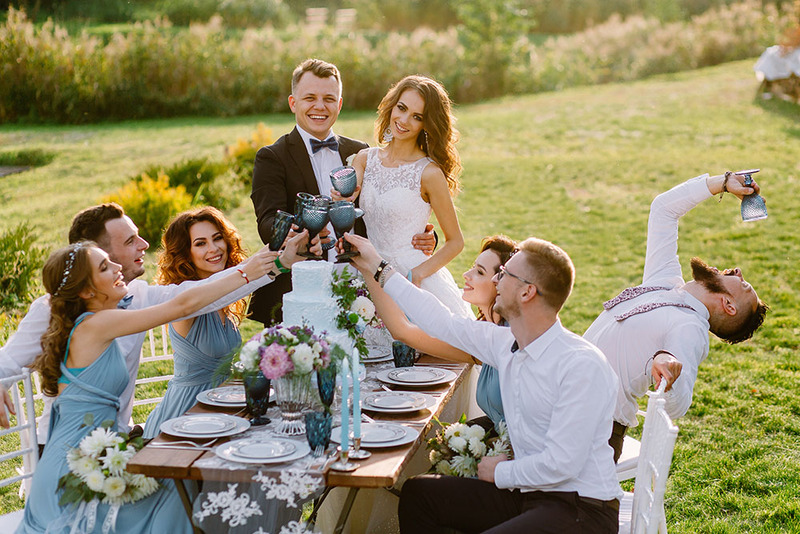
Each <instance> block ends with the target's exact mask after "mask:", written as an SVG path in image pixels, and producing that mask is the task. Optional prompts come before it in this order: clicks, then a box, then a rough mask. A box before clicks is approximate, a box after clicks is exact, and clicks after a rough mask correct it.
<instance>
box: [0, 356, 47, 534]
mask: <svg viewBox="0 0 800 534" xmlns="http://www.w3.org/2000/svg"><path fill="white" fill-rule="evenodd" d="M1 382H2V384H3V386H4V387H5V388H6V389H7V390H8V391H9V393H10V394H11V400H12V402H13V404H14V410H15V411H16V412H17V415H16V417H12V418H11V421H12V426H11V428H8V429H2V430H0V438H2V437H4V436H9V435H11V434H17V435H18V439H19V447H18V448H17V449H14V450H12V451H10V452H7V453H5V454H2V455H0V463H3V462H11V461H13V460H14V459H15V458H20V457H21V458H22V467H21V468H20V467H17V468H16V469H15V471H16V473H17V474H16V475H12V476H9V477H6V478H4V479H2V480H0V487H4V486H8V485H10V484H14V483H15V482H19V483H20V496H21V497H22V496H23V495H27V494H29V492H30V484H31V479H32V478H33V472H34V471H35V470H36V464H37V462H38V461H39V444H38V441H37V439H36V405H35V404H34V391H33V384H32V383H31V372H30V370H29V369H27V368H23V369H22V373H21V374H18V375H15V376H11V377H8V378H6V379H3V380H2V381H1ZM20 382H21V383H22V392H23V393H22V395H23V396H22V397H20V394H19V383H20ZM0 409H5V407H4V406H0ZM22 514H23V510H17V511H16V512H11V513H9V514H5V515H2V516H0V532H12V531H13V530H14V529H15V528H16V525H17V524H18V523H19V521H21V520H22Z"/></svg>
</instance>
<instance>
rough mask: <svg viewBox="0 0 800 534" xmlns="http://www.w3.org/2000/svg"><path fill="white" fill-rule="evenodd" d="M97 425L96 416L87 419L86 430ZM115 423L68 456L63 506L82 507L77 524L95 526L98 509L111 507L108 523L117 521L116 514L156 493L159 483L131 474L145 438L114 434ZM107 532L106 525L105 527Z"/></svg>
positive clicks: (93, 434)
mask: <svg viewBox="0 0 800 534" xmlns="http://www.w3.org/2000/svg"><path fill="white" fill-rule="evenodd" d="M93 423H94V416H93V415H92V414H86V415H85V416H84V426H90V425H92V424H93ZM113 424H114V422H113V421H104V422H103V423H102V424H101V425H100V426H99V427H97V428H95V429H94V430H92V432H91V433H90V434H88V435H87V436H86V437H84V438H83V439H82V440H81V442H80V444H79V445H78V447H77V448H74V449H70V450H69V451H68V452H67V465H68V466H69V472H67V474H65V475H64V476H62V477H61V478H60V479H59V481H58V489H59V490H63V493H62V495H61V498H60V499H59V501H58V504H59V506H66V505H68V504H80V506H79V508H78V511H77V516H76V517H75V519H74V520H73V521H74V522H75V523H78V522H81V521H86V522H87V523H88V522H94V521H95V520H96V515H97V505H98V504H99V503H100V502H102V503H104V504H108V505H111V511H110V512H109V515H108V518H109V519H107V521H108V522H110V523H111V524H110V525H109V527H110V528H111V529H113V523H114V522H115V521H116V510H118V509H119V507H120V506H122V505H123V504H125V503H131V502H136V501H138V500H140V499H143V498H145V497H147V496H149V495H152V494H153V493H155V491H156V490H157V489H158V487H159V485H158V482H157V481H156V479H154V478H151V477H146V476H144V475H137V474H133V473H129V472H127V471H126V470H125V468H126V466H127V465H128V461H129V460H130V459H131V458H132V457H133V455H134V454H136V451H137V450H139V449H141V448H142V447H143V446H144V442H143V441H142V438H141V437H139V436H137V437H135V438H130V437H129V436H128V434H126V433H124V432H114V431H113V430H110V427H111V425H113ZM104 532H106V530H105V525H104Z"/></svg>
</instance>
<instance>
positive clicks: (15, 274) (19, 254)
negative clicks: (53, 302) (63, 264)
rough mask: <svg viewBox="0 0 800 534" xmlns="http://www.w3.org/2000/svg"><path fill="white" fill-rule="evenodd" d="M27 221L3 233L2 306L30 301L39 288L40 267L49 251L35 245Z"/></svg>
mask: <svg viewBox="0 0 800 534" xmlns="http://www.w3.org/2000/svg"><path fill="white" fill-rule="evenodd" d="M35 242H36V236H35V235H34V234H33V231H32V230H31V228H30V226H29V225H28V224H27V223H21V224H19V225H18V226H16V227H14V228H11V229H10V230H6V231H5V232H3V233H2V234H0V309H3V310H16V309H19V308H22V307H24V306H26V305H27V304H29V303H30V302H31V300H32V299H33V296H34V295H35V293H36V292H37V290H38V289H39V287H40V284H39V279H40V269H41V268H42V265H43V264H44V260H45V257H46V256H47V254H48V252H47V250H46V249H44V248H42V247H39V246H37V245H36V244H35Z"/></svg>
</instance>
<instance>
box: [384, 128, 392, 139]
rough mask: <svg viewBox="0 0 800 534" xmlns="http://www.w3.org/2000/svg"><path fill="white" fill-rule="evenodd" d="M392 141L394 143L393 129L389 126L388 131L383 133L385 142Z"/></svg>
mask: <svg viewBox="0 0 800 534" xmlns="http://www.w3.org/2000/svg"><path fill="white" fill-rule="evenodd" d="M391 141H392V129H391V128H389V127H388V126H387V127H386V129H385V130H384V131H383V142H384V143H390V142H391Z"/></svg>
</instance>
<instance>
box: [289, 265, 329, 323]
mask: <svg viewBox="0 0 800 534" xmlns="http://www.w3.org/2000/svg"><path fill="white" fill-rule="evenodd" d="M333 269H334V266H333V264H332V263H330V262H327V261H303V262H300V263H296V264H294V265H293V266H292V293H291V294H292V295H295V296H297V297H301V298H307V299H325V298H329V297H330V296H331V282H332V281H333ZM284 313H285V312H284Z"/></svg>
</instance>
